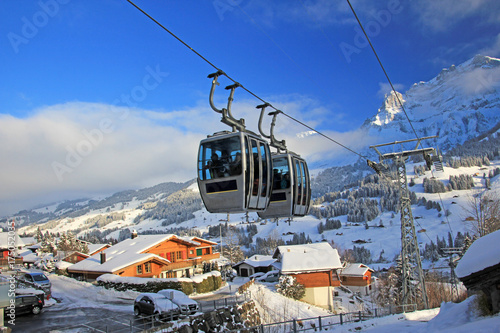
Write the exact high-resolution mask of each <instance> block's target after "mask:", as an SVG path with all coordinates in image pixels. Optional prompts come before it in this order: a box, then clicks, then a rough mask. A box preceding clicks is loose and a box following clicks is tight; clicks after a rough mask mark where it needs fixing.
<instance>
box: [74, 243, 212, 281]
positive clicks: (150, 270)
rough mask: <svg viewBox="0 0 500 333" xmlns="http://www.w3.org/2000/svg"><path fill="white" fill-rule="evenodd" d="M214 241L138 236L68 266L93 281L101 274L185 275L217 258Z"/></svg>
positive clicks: (170, 276)
mask: <svg viewBox="0 0 500 333" xmlns="http://www.w3.org/2000/svg"><path fill="white" fill-rule="evenodd" d="M216 244H217V243H214V242H211V241H208V240H206V239H202V238H198V237H178V236H176V235H172V234H168V235H140V236H137V235H136V234H132V238H130V239H126V240H124V241H122V242H120V243H118V244H116V245H113V246H111V247H109V248H107V249H105V250H103V251H101V252H98V253H96V254H94V255H92V256H90V257H89V258H87V259H85V260H83V261H80V262H78V263H76V264H74V265H72V266H70V267H68V273H70V274H71V275H73V276H81V277H83V278H84V279H86V280H94V279H96V278H97V277H99V276H100V275H102V274H116V275H119V276H132V277H146V278H155V277H161V278H174V277H186V276H188V277H189V276H191V275H193V274H194V271H195V269H196V268H197V267H198V266H200V265H202V264H203V263H204V262H207V261H210V260H212V259H218V258H219V256H220V254H219V253H214V251H213V247H214V246H215V245H216Z"/></svg>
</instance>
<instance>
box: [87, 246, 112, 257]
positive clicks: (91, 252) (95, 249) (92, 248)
mask: <svg viewBox="0 0 500 333" xmlns="http://www.w3.org/2000/svg"><path fill="white" fill-rule="evenodd" d="M108 245H109V244H91V243H88V244H87V247H88V248H89V253H88V254H94V253H95V252H97V251H99V250H100V249H102V248H103V247H106V246H108Z"/></svg>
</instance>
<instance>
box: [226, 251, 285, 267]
mask: <svg viewBox="0 0 500 333" xmlns="http://www.w3.org/2000/svg"><path fill="white" fill-rule="evenodd" d="M275 261H276V259H273V257H272V256H267V255H263V254H254V255H253V256H251V257H250V258H247V259H245V260H242V261H240V262H239V263H237V264H235V265H233V266H238V265H241V264H247V265H250V266H252V267H269V266H271V265H272V264H273V263H274V262H275Z"/></svg>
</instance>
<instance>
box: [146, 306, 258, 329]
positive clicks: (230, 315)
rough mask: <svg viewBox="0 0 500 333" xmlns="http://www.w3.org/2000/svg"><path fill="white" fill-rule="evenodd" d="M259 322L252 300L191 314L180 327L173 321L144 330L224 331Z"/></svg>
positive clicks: (242, 327)
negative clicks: (195, 314)
mask: <svg viewBox="0 0 500 333" xmlns="http://www.w3.org/2000/svg"><path fill="white" fill-rule="evenodd" d="M260 324H261V320H260V314H259V311H258V310H257V308H256V307H255V303H254V301H249V302H246V303H243V304H241V305H238V306H233V307H227V308H224V309H218V310H215V311H210V312H205V313H204V314H200V315H198V316H191V317H190V321H189V324H187V325H185V326H182V327H180V328H174V327H173V326H174V324H173V323H166V324H164V325H161V326H159V327H156V328H152V329H149V330H146V331H144V332H162V331H163V330H165V329H167V330H168V332H179V333H198V332H200V333H201V332H204V333H209V332H226V331H230V330H236V329H244V328H246V327H252V326H257V325H260ZM242 332H245V331H242ZM248 332H250V331H248Z"/></svg>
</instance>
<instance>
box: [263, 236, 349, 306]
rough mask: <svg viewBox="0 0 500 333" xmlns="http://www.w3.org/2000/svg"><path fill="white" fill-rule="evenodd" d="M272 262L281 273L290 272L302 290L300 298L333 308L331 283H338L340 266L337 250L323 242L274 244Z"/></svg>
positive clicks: (287, 273)
mask: <svg viewBox="0 0 500 333" xmlns="http://www.w3.org/2000/svg"><path fill="white" fill-rule="evenodd" d="M273 258H274V259H276V262H275V263H274V264H273V266H274V267H275V268H276V269H278V270H279V271H280V273H281V274H284V275H291V276H294V277H295V278H296V280H297V282H298V283H300V284H303V285H304V286H305V288H306V293H305V296H304V298H302V301H305V302H308V303H311V304H314V305H317V306H321V307H324V308H327V309H333V308H334V303H333V297H334V293H335V291H334V289H335V287H339V286H340V278H339V275H338V272H339V270H340V269H341V268H342V264H341V263H340V257H339V254H338V251H337V250H336V249H334V248H332V247H331V246H330V244H328V243H327V242H320V243H314V244H304V245H283V246H278V248H277V249H276V251H275V252H274V255H273Z"/></svg>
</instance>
